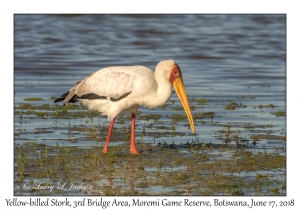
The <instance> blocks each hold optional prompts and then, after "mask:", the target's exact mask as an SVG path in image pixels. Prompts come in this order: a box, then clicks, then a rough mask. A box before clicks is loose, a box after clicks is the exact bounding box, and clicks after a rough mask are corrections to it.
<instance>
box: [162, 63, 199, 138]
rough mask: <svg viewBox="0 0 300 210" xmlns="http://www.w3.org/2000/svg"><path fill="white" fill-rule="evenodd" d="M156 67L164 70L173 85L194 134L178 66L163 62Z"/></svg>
mask: <svg viewBox="0 0 300 210" xmlns="http://www.w3.org/2000/svg"><path fill="white" fill-rule="evenodd" d="M158 67H159V68H160V69H164V70H165V73H166V76H167V78H168V79H169V81H170V83H171V84H172V85H173V87H174V89H175V91H176V94H177V96H178V98H179V100H180V102H181V104H182V106H183V108H184V111H185V113H186V115H187V117H188V120H189V122H190V126H191V129H192V132H193V133H195V125H194V119H193V116H192V113H191V110H190V106H189V102H188V98H187V95H186V91H185V87H184V83H183V79H182V74H181V70H180V68H179V66H178V65H177V64H176V62H175V61H174V60H164V61H161V62H159V63H158V65H157V68H158Z"/></svg>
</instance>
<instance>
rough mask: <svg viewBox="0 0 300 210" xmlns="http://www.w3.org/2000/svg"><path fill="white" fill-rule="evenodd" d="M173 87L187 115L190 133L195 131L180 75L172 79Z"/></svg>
mask: <svg viewBox="0 0 300 210" xmlns="http://www.w3.org/2000/svg"><path fill="white" fill-rule="evenodd" d="M173 87H174V89H175V91H176V93H177V95H178V98H179V100H180V102H181V104H182V106H183V108H184V111H185V113H186V115H187V117H188V120H189V122H190V126H191V129H192V133H195V125H194V119H193V116H192V113H191V110H190V106H189V102H188V98H187V95H186V92H185V87H184V84H183V80H182V78H181V77H178V78H176V79H175V80H174V82H173Z"/></svg>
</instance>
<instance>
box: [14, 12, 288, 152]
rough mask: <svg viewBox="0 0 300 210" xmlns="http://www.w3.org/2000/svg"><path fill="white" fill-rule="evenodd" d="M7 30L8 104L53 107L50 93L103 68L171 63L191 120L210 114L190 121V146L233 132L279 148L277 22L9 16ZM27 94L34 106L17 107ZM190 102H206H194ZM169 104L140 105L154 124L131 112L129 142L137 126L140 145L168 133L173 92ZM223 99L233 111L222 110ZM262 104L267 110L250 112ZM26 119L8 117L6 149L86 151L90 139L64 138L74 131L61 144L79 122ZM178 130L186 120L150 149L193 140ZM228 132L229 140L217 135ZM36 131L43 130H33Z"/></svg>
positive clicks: (282, 40) (280, 28)
mask: <svg viewBox="0 0 300 210" xmlns="http://www.w3.org/2000/svg"><path fill="white" fill-rule="evenodd" d="M14 24H15V26H14V27H15V31H14V50H15V51H14V93H15V95H14V103H15V106H19V105H20V104H25V103H29V104H33V105H41V104H47V103H49V104H50V105H53V104H52V102H53V100H52V99H50V98H51V97H52V96H55V97H59V96H60V95H61V94H63V93H65V92H66V91H68V90H69V89H70V87H72V86H73V85H74V84H76V82H78V81H80V80H82V79H83V78H84V77H85V76H86V75H88V74H90V73H92V72H94V71H96V70H98V69H101V68H103V67H107V66H115V65H144V66H148V67H150V68H151V69H155V66H156V64H157V63H158V62H159V61H160V60H164V59H174V60H176V62H177V63H178V65H179V66H180V68H181V70H182V73H183V79H184V82H185V86H186V91H187V94H188V97H189V99H190V100H191V99H195V101H194V102H192V103H191V105H192V106H194V108H193V110H192V113H193V115H194V116H197V115H198V114H199V113H207V112H213V113H214V117H213V118H196V120H195V126H196V132H197V135H198V137H199V140H200V141H203V142H206V143H207V142H212V143H216V144H225V143H231V144H235V142H234V138H233V135H234V133H237V132H238V134H239V139H240V140H242V141H244V142H246V144H247V145H250V146H251V144H252V143H253V138H254V136H255V135H258V136H259V138H260V139H259V140H260V141H257V144H256V145H255V146H256V147H261V148H264V149H265V148H267V149H269V148H277V147H284V148H285V135H286V118H285V116H277V115H275V114H274V113H276V112H283V113H284V114H285V113H286V30H285V29H286V16H285V15H15V16H14ZM29 97H40V98H42V99H43V101H37V102H28V101H25V100H24V99H25V98H29ZM197 99H207V100H208V102H207V103H197V102H196V100H197ZM172 100H173V101H174V104H173V103H172V102H168V106H167V107H165V108H164V109H162V108H157V109H153V110H148V109H145V108H143V107H141V108H140V111H141V112H142V114H159V115H161V118H160V119H159V120H158V122H156V123H155V126H154V127H152V128H149V124H150V123H153V122H154V120H152V119H150V120H143V119H140V120H139V115H138V116H137V117H138V118H137V136H138V140H139V139H141V133H142V130H143V125H145V126H146V127H147V126H148V127H147V130H146V136H145V140H147V141H149V142H153V136H154V135H155V134H156V133H157V132H160V133H164V132H171V131H172V129H171V122H172V119H171V116H172V115H174V114H178V112H179V111H176V110H175V108H176V107H177V105H178V106H181V105H180V102H179V100H178V98H177V96H176V95H175V94H173V95H172V96H171V101H172ZM231 102H235V103H237V104H238V105H241V106H240V108H236V109H235V110H227V109H226V106H227V105H229V104H230V103H231ZM270 104H272V105H274V107H273V108H270V107H263V108H260V107H259V106H260V105H261V106H268V105H270ZM31 117H32V118H30V116H29V115H28V116H27V115H26V114H24V119H23V120H22V122H21V120H20V118H19V116H18V115H15V121H14V123H15V133H16V132H18V129H19V127H22V128H21V129H23V132H20V134H19V135H17V136H15V142H16V143H22V142H24V141H26V142H28V141H36V142H44V143H46V144H50V145H54V144H55V142H56V141H63V143H64V144H68V143H69V144H70V145H75V146H82V145H84V144H85V143H84V142H86V145H93V142H94V141H93V140H91V139H86V136H85V135H82V134H78V135H77V138H79V141H77V142H76V141H68V139H70V138H71V139H72V138H73V139H74V138H76V134H71V136H70V137H68V134H67V128H68V123H70V124H71V126H75V127H76V126H77V127H79V126H81V122H80V119H76V118H74V119H71V120H59V121H58V122H57V126H58V127H59V128H60V129H54V124H55V119H54V118H51V117H49V118H45V119H37V120H36V119H34V117H33V116H31ZM69 121H70V122H69ZM98 121H99V122H101V123H106V124H107V125H108V123H109V122H107V120H106V117H102V116H101V117H99V118H98V117H97V118H95V119H94V124H95V125H96V124H97V122H98ZM20 124H22V125H20ZM187 124H188V121H187V119H185V120H184V121H179V122H177V124H176V132H179V133H182V135H179V134H178V135H169V134H161V135H162V136H161V137H160V136H156V138H157V139H156V143H157V142H158V141H159V140H163V141H165V142H167V143H173V142H174V143H175V144H181V143H186V142H187V141H189V142H191V141H192V140H195V136H192V135H191V132H190V130H189V128H188V125H187ZM88 125H89V124H88ZM88 125H87V126H88ZM128 125H129V121H127V124H125V126H128ZM83 126H84V125H83ZM118 126H119V128H120V127H122V126H124V125H116V127H117V128H118ZM159 126H164V127H165V128H159ZM229 126H230V131H231V133H230V135H229V137H230V138H226V136H225V134H224V132H225V131H226V130H227V129H228V127H229ZM95 127H97V126H95ZM24 129H25V130H24ZM38 129H46V130H47V129H48V130H49V131H51V132H49V133H38V132H36V131H37V130H38ZM95 130H96V129H95ZM222 131H224V132H223V133H222ZM34 132H35V134H34ZM102 135H105V134H102ZM89 141H92V143H90V142H89ZM78 142H79V143H78ZM96 144H98V143H94V145H96ZM100 145H102V144H101V143H100Z"/></svg>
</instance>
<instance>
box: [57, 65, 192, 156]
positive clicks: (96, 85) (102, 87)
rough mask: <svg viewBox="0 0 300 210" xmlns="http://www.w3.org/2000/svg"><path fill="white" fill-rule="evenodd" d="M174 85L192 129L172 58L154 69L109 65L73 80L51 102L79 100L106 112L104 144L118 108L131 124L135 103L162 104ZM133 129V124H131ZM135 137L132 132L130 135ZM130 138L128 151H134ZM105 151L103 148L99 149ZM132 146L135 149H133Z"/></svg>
mask: <svg viewBox="0 0 300 210" xmlns="http://www.w3.org/2000/svg"><path fill="white" fill-rule="evenodd" d="M172 84H173V85H174V88H175V90H176V93H177V94H178V96H179V98H180V100H181V103H182V104H183V107H184V109H185V111H186V112H187V116H188V119H189V121H190V124H191V128H192V131H193V132H194V122H193V118H192V116H191V113H190V109H189V106H188V102H187V97H186V93H185V89H184V85H183V81H182V76H181V71H180V68H179V66H178V65H177V64H176V63H175V61H174V60H165V61H161V62H159V63H158V65H157V67H156V69H155V72H153V71H152V70H151V69H149V68H147V67H144V66H113V67H107V68H103V69H100V70H98V71H97V72H95V73H93V74H90V75H89V76H87V77H85V78H84V79H83V80H82V81H81V82H79V83H77V84H76V85H75V86H74V87H72V88H71V89H70V91H69V92H67V93H65V94H63V95H62V97H61V98H58V99H56V100H55V102H58V101H62V100H63V103H64V105H65V104H67V103H68V102H76V101H77V100H79V101H81V102H82V103H83V105H85V106H87V107H88V108H89V109H90V110H97V111H99V112H101V113H102V114H103V115H107V117H108V119H109V120H111V121H112V123H111V127H110V132H109V134H108V138H107V140H106V145H107V146H106V147H108V142H109V138H110V134H111V130H112V127H113V123H114V119H115V117H116V116H117V115H118V114H119V113H120V112H122V111H123V112H128V113H130V114H132V122H133V125H132V126H134V122H135V113H136V112H137V110H138V108H139V106H144V107H148V108H154V107H157V106H161V105H163V104H165V103H166V102H167V101H168V99H169V98H170V96H171V90H172V87H171V85H172ZM132 129H134V128H132ZM133 137H135V135H134V133H133V134H132V138H133ZM132 138H131V144H130V150H131V153H133V154H137V150H136V148H135V143H134V145H132V144H133V141H134V140H133V139H132ZM103 150H104V152H105V153H107V148H106V149H105V148H104V149H103ZM133 150H135V151H133Z"/></svg>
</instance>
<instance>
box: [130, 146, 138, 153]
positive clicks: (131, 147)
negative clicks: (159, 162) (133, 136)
mask: <svg viewBox="0 0 300 210" xmlns="http://www.w3.org/2000/svg"><path fill="white" fill-rule="evenodd" d="M130 153H131V154H134V155H136V154H138V153H139V152H138V150H137V149H136V147H135V145H134V146H130Z"/></svg>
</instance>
